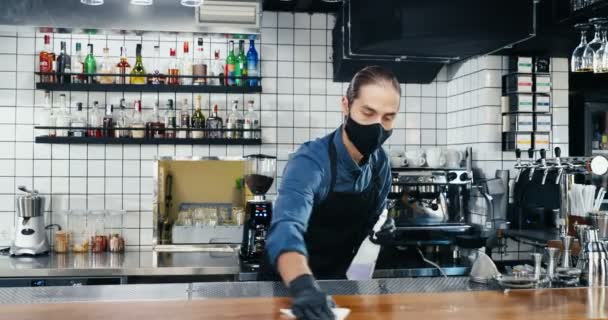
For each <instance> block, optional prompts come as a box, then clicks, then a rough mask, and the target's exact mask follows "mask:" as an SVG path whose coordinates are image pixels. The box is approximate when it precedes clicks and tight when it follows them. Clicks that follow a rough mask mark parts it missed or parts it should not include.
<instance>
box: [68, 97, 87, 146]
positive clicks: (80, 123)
mask: <svg viewBox="0 0 608 320" xmlns="http://www.w3.org/2000/svg"><path fill="white" fill-rule="evenodd" d="M86 126H87V116H86V114H85V113H84V111H82V102H78V103H76V111H75V112H74V113H73V114H72V122H71V124H70V127H71V128H72V129H71V130H70V135H71V136H72V137H79V138H82V137H86V136H87V130H86Z"/></svg>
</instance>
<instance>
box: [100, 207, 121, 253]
mask: <svg viewBox="0 0 608 320" xmlns="http://www.w3.org/2000/svg"><path fill="white" fill-rule="evenodd" d="M124 216H125V211H122V210H110V211H108V212H107V214H106V219H105V227H106V234H108V249H109V251H110V252H124V251H125V239H124V237H123V235H122V229H123V220H124Z"/></svg>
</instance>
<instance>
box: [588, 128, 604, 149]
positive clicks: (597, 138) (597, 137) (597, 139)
mask: <svg viewBox="0 0 608 320" xmlns="http://www.w3.org/2000/svg"><path fill="white" fill-rule="evenodd" d="M594 128H595V130H594V131H593V139H592V140H591V149H592V150H600V149H601V146H602V134H601V133H600V124H599V123H597V122H596V123H595V125H594Z"/></svg>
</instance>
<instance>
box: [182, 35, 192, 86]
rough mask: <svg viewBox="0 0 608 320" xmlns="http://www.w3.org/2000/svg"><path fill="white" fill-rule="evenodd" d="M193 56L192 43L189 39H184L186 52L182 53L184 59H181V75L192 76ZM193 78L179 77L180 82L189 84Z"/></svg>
mask: <svg viewBox="0 0 608 320" xmlns="http://www.w3.org/2000/svg"><path fill="white" fill-rule="evenodd" d="M192 73H193V71H192V58H191V57H190V44H189V43H188V41H184V54H183V55H182V59H181V61H180V75H182V76H192ZM192 79H193V78H178V80H181V81H179V84H182V85H185V86H188V85H192Z"/></svg>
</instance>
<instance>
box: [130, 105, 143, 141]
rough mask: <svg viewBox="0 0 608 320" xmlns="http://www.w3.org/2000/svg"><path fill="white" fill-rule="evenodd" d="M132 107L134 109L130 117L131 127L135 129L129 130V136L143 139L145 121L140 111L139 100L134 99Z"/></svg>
mask: <svg viewBox="0 0 608 320" xmlns="http://www.w3.org/2000/svg"><path fill="white" fill-rule="evenodd" d="M133 107H134V109H135V110H134V112H133V117H132V118H131V128H132V129H137V130H131V136H132V137H133V138H136V139H143V138H145V137H146V122H145V120H144V115H143V113H142V111H141V100H135V102H134V103H133Z"/></svg>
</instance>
